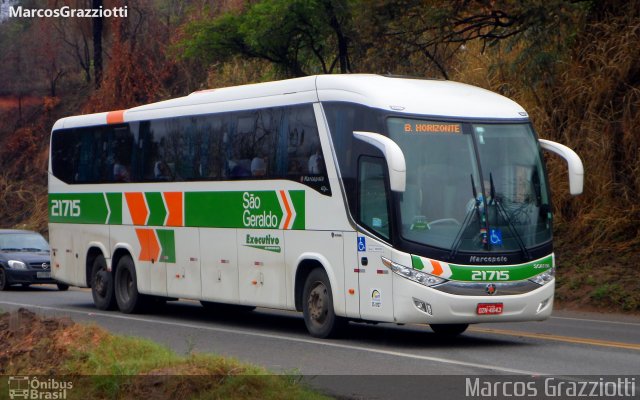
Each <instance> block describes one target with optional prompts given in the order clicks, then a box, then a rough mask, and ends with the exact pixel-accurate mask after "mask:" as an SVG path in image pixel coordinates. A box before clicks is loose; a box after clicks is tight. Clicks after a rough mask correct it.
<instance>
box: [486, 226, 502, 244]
mask: <svg viewBox="0 0 640 400" xmlns="http://www.w3.org/2000/svg"><path fill="white" fill-rule="evenodd" d="M489 241H491V244H492V245H494V246H502V231H501V230H500V229H490V230H489Z"/></svg>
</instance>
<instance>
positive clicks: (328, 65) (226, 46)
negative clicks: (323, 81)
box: [179, 0, 352, 76]
mask: <svg viewBox="0 0 640 400" xmlns="http://www.w3.org/2000/svg"><path fill="white" fill-rule="evenodd" d="M351 3H352V2H350V1H348V0H265V1H261V2H257V3H254V4H252V5H250V6H249V7H248V8H247V9H246V10H244V11H243V12H227V13H225V14H223V15H220V16H218V17H217V18H213V19H211V20H199V21H195V22H192V23H190V24H189V25H188V26H187V28H186V34H187V37H186V38H185V39H183V40H182V41H181V42H180V43H179V47H180V48H181V49H182V52H183V55H184V57H186V58H187V59H193V58H198V59H201V60H204V61H206V62H208V63H214V62H218V61H225V60H229V59H230V58H232V57H233V56H236V55H240V56H244V57H250V58H258V59H264V60H267V61H269V62H271V63H273V64H275V65H276V66H278V68H279V69H280V71H281V72H282V74H283V75H285V76H304V75H307V74H309V73H318V72H319V73H332V72H334V71H335V70H336V67H337V68H339V70H340V71H341V72H343V73H344V72H350V71H351V60H350V45H351V43H350V29H351V27H350V21H351Z"/></svg>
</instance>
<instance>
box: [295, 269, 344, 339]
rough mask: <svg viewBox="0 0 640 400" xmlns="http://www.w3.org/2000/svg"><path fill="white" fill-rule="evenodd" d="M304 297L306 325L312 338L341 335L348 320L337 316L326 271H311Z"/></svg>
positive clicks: (303, 310)
mask: <svg viewBox="0 0 640 400" xmlns="http://www.w3.org/2000/svg"><path fill="white" fill-rule="evenodd" d="M302 296H303V297H302V313H303V315H304V323H305V325H306V326H307V330H308V331H309V333H310V334H311V336H314V337H317V338H327V337H335V336H337V335H338V334H339V333H341V331H342V329H343V328H344V327H345V326H346V320H345V319H344V318H341V317H338V316H337V315H336V314H335V311H334V309H333V295H332V292H331V283H329V278H328V277H327V274H326V273H325V272H324V270H322V269H320V268H316V269H314V270H313V271H311V273H310V274H309V276H308V277H307V280H306V281H305V284H304V290H303V294H302Z"/></svg>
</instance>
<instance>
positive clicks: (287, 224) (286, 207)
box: [280, 190, 292, 229]
mask: <svg viewBox="0 0 640 400" xmlns="http://www.w3.org/2000/svg"><path fill="white" fill-rule="evenodd" d="M280 197H282V202H283V203H284V208H285V209H286V210H287V219H285V220H284V226H283V228H284V229H289V223H290V222H291V215H292V214H291V208H289V202H288V201H287V196H286V195H285V194H284V190H281V191H280Z"/></svg>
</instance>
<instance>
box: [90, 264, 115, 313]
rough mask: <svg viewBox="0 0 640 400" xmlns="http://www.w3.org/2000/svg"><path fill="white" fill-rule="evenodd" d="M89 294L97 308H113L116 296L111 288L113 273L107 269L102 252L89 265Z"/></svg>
mask: <svg viewBox="0 0 640 400" xmlns="http://www.w3.org/2000/svg"><path fill="white" fill-rule="evenodd" d="M91 296H93V304H95V305H96V307H97V308H98V309H99V310H115V309H116V307H117V304H116V297H115V294H114V290H113V274H112V273H111V272H110V271H108V270H107V262H106V261H105V259H104V256H103V255H102V254H100V255H98V256H97V257H96V258H95V260H93V266H92V267H91Z"/></svg>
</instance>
